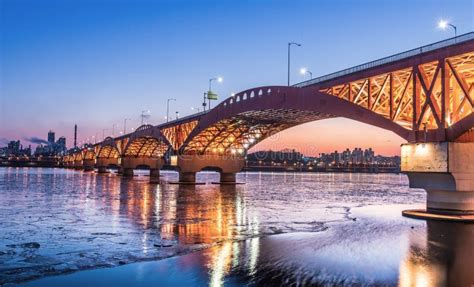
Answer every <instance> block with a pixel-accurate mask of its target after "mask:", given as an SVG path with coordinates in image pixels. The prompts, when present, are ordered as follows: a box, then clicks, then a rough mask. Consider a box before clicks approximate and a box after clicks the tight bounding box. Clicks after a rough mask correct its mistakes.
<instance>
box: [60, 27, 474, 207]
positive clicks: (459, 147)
mask: <svg viewBox="0 0 474 287" xmlns="http://www.w3.org/2000/svg"><path fill="white" fill-rule="evenodd" d="M473 111H474V33H468V34H464V35H461V36H458V37H455V38H451V39H448V40H445V41H441V42H437V43H433V44H431V45H427V46H423V47H419V48H417V49H413V50H410V51H406V52H403V53H400V54H396V55H393V56H390V57H386V58H383V59H379V60H376V61H372V62H369V63H366V64H363V65H359V66H356V67H352V68H350V69H346V70H342V71H339V72H336V73H333V74H329V75H326V76H323V77H319V78H315V79H312V80H309V81H305V82H302V83H299V84H296V85H294V86H291V87H287V86H266V87H257V88H252V89H248V90H245V91H242V92H240V93H237V94H235V95H234V96H232V97H230V98H227V99H226V100H224V101H223V102H221V103H220V104H219V105H217V106H216V107H214V108H213V109H212V110H210V111H205V112H201V113H197V114H193V115H191V116H188V117H185V118H181V119H179V120H175V121H171V122H168V123H164V124H160V125H156V126H153V125H143V126H141V127H139V128H138V129H137V130H136V131H134V132H133V133H130V134H127V135H123V136H120V137H117V138H111V137H108V138H106V139H105V140H103V141H102V142H100V143H97V144H95V145H91V146H88V147H84V148H81V149H78V150H75V151H71V152H70V153H69V154H68V155H67V156H65V157H64V158H63V162H64V166H66V167H71V168H81V169H84V170H93V169H94V168H97V169H98V172H99V173H102V172H107V168H109V167H111V166H115V167H118V168H119V173H121V174H122V175H123V176H124V177H130V176H133V170H134V169H136V168H139V167H146V168H148V169H149V170H150V181H151V182H158V181H159V176H160V172H159V171H160V169H161V168H162V167H163V165H164V164H165V163H168V164H171V165H174V166H175V167H176V169H177V170H178V171H179V180H180V182H183V183H193V182H195V175H196V173H197V172H199V171H200V170H202V169H204V168H213V169H214V170H217V171H219V172H220V175H221V178H220V180H221V182H222V183H234V182H235V175H236V173H238V172H239V171H240V170H241V169H242V168H243V166H244V158H245V155H246V153H247V151H248V150H249V149H250V148H252V147H253V146H255V145H256V144H258V143H259V142H261V141H262V140H265V139H266V138H268V137H270V136H272V135H274V134H276V133H278V132H280V131H282V130H285V129H288V128H291V127H294V126H297V125H300V124H303V123H307V122H311V121H317V120H321V119H328V118H336V117H344V118H348V119H352V120H355V121H359V122H363V123H366V124H370V125H373V126H377V127H379V128H382V129H386V130H389V131H392V132H394V133H396V134H397V135H399V136H400V137H402V138H403V139H405V140H406V141H407V143H406V144H403V145H402V146H401V154H402V171H403V172H405V173H406V174H407V175H408V177H409V180H410V186H411V187H417V188H424V189H426V190H427V192H428V193H427V195H428V196H427V210H428V211H429V212H430V214H438V215H440V214H441V215H443V214H447V215H453V216H457V215H460V216H463V215H466V214H474V113H473Z"/></svg>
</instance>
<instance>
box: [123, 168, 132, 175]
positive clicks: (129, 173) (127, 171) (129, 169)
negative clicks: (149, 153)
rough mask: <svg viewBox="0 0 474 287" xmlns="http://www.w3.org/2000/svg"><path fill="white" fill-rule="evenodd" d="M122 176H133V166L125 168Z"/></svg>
mask: <svg viewBox="0 0 474 287" xmlns="http://www.w3.org/2000/svg"><path fill="white" fill-rule="evenodd" d="M122 176H123V177H133V168H124V169H123V174H122Z"/></svg>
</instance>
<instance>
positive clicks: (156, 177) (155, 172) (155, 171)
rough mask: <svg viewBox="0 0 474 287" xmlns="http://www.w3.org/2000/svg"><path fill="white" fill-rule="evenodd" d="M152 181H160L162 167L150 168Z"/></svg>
mask: <svg viewBox="0 0 474 287" xmlns="http://www.w3.org/2000/svg"><path fill="white" fill-rule="evenodd" d="M150 183H160V169H159V168H151V169H150Z"/></svg>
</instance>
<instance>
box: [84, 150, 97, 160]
mask: <svg viewBox="0 0 474 287" xmlns="http://www.w3.org/2000/svg"><path fill="white" fill-rule="evenodd" d="M82 153H83V155H82V159H95V153H94V150H89V149H87V150H84V151H83V152H82Z"/></svg>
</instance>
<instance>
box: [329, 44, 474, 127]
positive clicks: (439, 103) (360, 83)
mask: <svg viewBox="0 0 474 287" xmlns="http://www.w3.org/2000/svg"><path fill="white" fill-rule="evenodd" d="M321 91H322V92H325V93H328V94H331V95H334V96H337V97H339V98H343V99H345V100H348V101H350V102H353V103H355V104H357V105H360V106H363V107H365V108H367V109H369V110H372V111H374V112H376V113H378V114H381V115H383V116H384V117H386V118H389V119H391V120H392V121H394V122H396V123H398V124H399V125H401V126H403V127H405V128H408V129H413V130H420V129H424V128H425V126H426V128H427V129H437V128H443V127H449V126H450V125H452V124H454V123H456V122H458V121H459V120H461V119H462V118H464V117H466V116H467V115H469V114H471V113H472V112H473V110H474V53H467V54H462V55H459V56H455V57H451V58H446V59H442V60H439V61H435V62H431V63H426V64H422V65H417V66H414V67H410V68H407V69H403V70H398V71H394V72H390V73H386V74H381V75H376V76H374V77H370V78H363V79H359V80H356V81H353V82H350V83H344V84H342V85H337V86H333V87H330V88H325V89H322V90H321Z"/></svg>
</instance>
